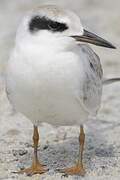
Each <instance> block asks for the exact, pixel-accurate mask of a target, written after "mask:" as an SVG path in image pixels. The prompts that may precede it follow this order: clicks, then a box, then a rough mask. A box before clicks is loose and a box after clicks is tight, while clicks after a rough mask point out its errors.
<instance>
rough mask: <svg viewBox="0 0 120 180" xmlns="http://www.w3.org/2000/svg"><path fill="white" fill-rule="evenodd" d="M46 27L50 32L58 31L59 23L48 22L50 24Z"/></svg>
mask: <svg viewBox="0 0 120 180" xmlns="http://www.w3.org/2000/svg"><path fill="white" fill-rule="evenodd" d="M48 27H49V28H50V30H52V31H57V30H59V29H60V23H58V22H50V23H49V24H48Z"/></svg>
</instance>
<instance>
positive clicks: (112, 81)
mask: <svg viewBox="0 0 120 180" xmlns="http://www.w3.org/2000/svg"><path fill="white" fill-rule="evenodd" d="M118 81H120V78H111V79H104V80H103V85H109V84H112V83H114V82H118Z"/></svg>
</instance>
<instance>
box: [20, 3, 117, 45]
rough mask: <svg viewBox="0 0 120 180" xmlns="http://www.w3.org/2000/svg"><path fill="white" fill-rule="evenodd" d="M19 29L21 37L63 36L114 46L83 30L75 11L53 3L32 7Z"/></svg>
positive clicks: (79, 40) (78, 40)
mask: <svg viewBox="0 0 120 180" xmlns="http://www.w3.org/2000/svg"><path fill="white" fill-rule="evenodd" d="M19 31H20V33H19V34H21V36H22V37H23V38H25V37H26V36H27V35H29V38H30V37H32V38H36V39H40V38H42V39H44V38H48V39H49V38H50V37H57V38H58V37H64V38H71V39H74V40H76V41H77V42H86V43H91V44H95V45H97V46H103V47H107V48H115V47H114V46H113V45H112V44H111V43H109V42H108V41H106V40H104V39H103V38H101V37H99V36H97V35H95V34H93V33H91V32H88V31H87V30H85V29H84V28H83V26H82V24H81V21H80V18H79V17H78V16H77V15H76V14H75V13H73V12H72V11H69V10H66V9H63V8H59V7H57V6H54V5H44V6H41V7H39V8H37V9H34V10H33V11H32V12H30V13H29V14H28V15H27V16H26V17H25V18H24V20H23V22H22V24H21V26H20V28H19ZM39 37H40V38H39Z"/></svg>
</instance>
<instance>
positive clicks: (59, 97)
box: [7, 47, 89, 125]
mask: <svg viewBox="0 0 120 180" xmlns="http://www.w3.org/2000/svg"><path fill="white" fill-rule="evenodd" d="M29 48H30V47H29ZM36 49H38V48H35V49H32V48H31V50H30V49H29V50H28V52H27V51H26V48H25V49H24V48H22V49H19V48H16V49H15V50H14V52H13V54H12V56H11V59H10V60H9V63H8V70H7V91H8V97H9V99H10V101H11V103H12V104H13V106H14V108H15V109H16V110H17V111H19V112H21V113H23V114H24V115H25V116H26V117H28V118H29V119H30V120H31V121H32V122H33V123H34V124H39V123H41V122H48V123H51V124H54V125H74V124H81V123H83V122H84V121H85V120H86V119H87V116H88V114H89V112H88V111H87V109H86V108H84V105H83V102H82V101H83V98H84V97H83V96H84V93H83V87H84V83H85V67H84V63H83V62H82V61H83V59H82V57H81V59H80V57H79V54H78V53H77V51H76V50H74V49H72V50H66V51H56V53H55V51H53V52H54V53H53V52H52V50H51V49H50V48H49V51H47V50H46V52H43V53H41V51H40V50H39V51H37V50H36ZM81 55H82V54H81Z"/></svg>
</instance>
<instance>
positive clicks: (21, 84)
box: [6, 5, 115, 176]
mask: <svg viewBox="0 0 120 180" xmlns="http://www.w3.org/2000/svg"><path fill="white" fill-rule="evenodd" d="M88 43H90V44H94V45H97V46H102V47H106V48H113V49H115V47H114V46H113V45H112V44H111V43H109V42H108V41H106V40H104V39H103V38H101V37H99V36H97V35H95V34H94V33H91V32H89V31H87V30H85V29H84V28H83V26H82V24H81V21H80V18H79V17H78V16H77V15H76V14H75V13H74V12H72V11H70V10H67V9H65V8H61V7H57V6H55V5H44V6H40V7H38V8H36V9H33V10H31V11H30V12H28V13H27V14H26V16H25V17H24V18H23V19H22V21H21V23H20V26H19V28H18V30H17V34H16V40H15V46H14V48H13V51H12V53H11V56H10V58H9V61H8V65H7V71H6V91H7V95H8V99H9V101H10V103H11V104H12V106H13V107H14V109H15V110H16V111H18V112H20V113H22V114H23V115H24V116H26V117H27V118H29V119H30V120H31V122H32V123H33V130H34V131H33V143H34V156H33V162H32V165H31V167H30V168H27V169H24V170H21V171H19V172H18V173H26V174H27V175H33V174H42V173H45V172H46V171H47V170H48V169H47V168H46V167H45V166H44V165H43V164H42V163H41V162H40V161H39V160H38V155H37V149H38V141H39V132H38V126H39V125H40V123H42V122H46V123H50V124H52V125H55V126H61V125H62V126H66V125H67V126H73V125H79V126H80V135H79V145H80V146H79V156H78V161H77V163H76V164H75V165H74V166H73V167H66V168H65V169H61V170H59V171H60V172H63V173H65V174H67V175H81V176H83V175H84V174H85V172H86V170H85V168H84V164H83V150H84V142H85V132H84V127H83V125H84V124H85V122H86V121H87V119H88V117H89V116H90V115H96V113H97V112H98V110H99V108H100V104H101V96H102V87H103V71H102V66H101V63H100V59H99V57H98V55H97V54H96V53H95V52H94V51H93V50H92V49H91V47H90V46H89V45H88ZM113 81H114V80H113ZM107 83H108V84H109V81H108V82H107Z"/></svg>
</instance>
